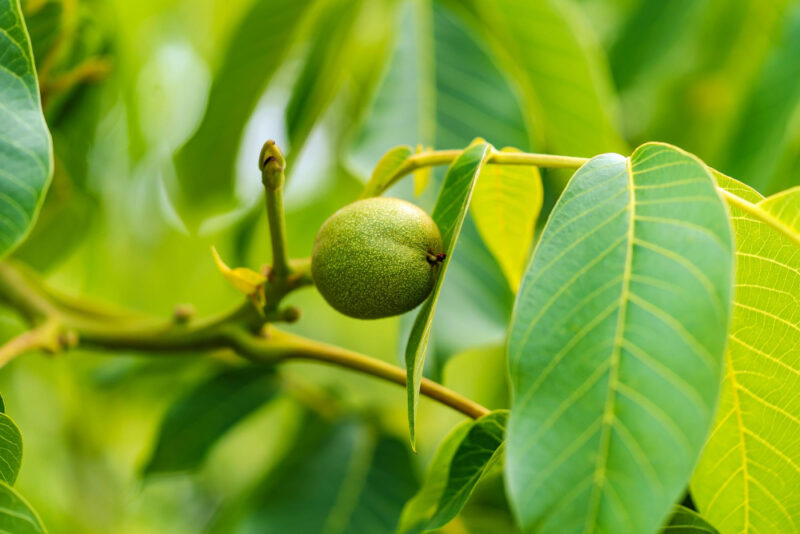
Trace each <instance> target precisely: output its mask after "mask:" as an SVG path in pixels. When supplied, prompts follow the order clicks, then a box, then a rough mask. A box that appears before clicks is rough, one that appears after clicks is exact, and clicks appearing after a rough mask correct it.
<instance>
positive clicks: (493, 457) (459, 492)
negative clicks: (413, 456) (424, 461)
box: [398, 410, 508, 534]
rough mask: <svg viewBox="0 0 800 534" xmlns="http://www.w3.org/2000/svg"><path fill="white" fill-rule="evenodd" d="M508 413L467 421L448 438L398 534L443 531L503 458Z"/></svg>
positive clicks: (411, 503)
mask: <svg viewBox="0 0 800 534" xmlns="http://www.w3.org/2000/svg"><path fill="white" fill-rule="evenodd" d="M507 420H508V411H506V410H498V411H495V412H491V413H489V414H487V415H485V416H483V417H481V418H480V419H478V420H476V421H465V422H463V423H462V424H460V425H459V426H457V427H456V428H454V429H453V430H452V431H451V432H450V434H448V435H447V437H445V438H444V441H442V443H441V445H439V449H438V450H437V451H436V455H435V456H434V458H433V461H432V462H431V465H430V467H428V473H427V475H426V477H425V482H424V483H423V485H422V488H421V489H420V491H419V493H417V495H416V496H415V497H414V498H413V499H411V500H410V501H409V502H408V504H407V505H406V507H405V509H404V510H403V516H402V518H401V520H400V527H399V528H398V533H406V534H410V533H419V532H424V531H427V530H432V529H436V528H440V527H443V526H444V525H446V524H447V523H448V522H449V521H450V520H451V519H453V518H454V517H455V516H456V515H458V513H459V512H460V511H461V509H462V508H463V507H464V505H465V504H466V502H467V499H469V496H470V495H471V494H472V491H473V490H474V489H475V486H477V484H478V482H480V480H481V478H482V477H483V476H484V475H485V474H486V473H487V472H488V471H489V469H491V467H492V466H493V465H494V464H495V463H496V462H497V459H498V458H500V457H501V456H502V451H503V447H502V445H503V434H504V433H505V429H506V421H507Z"/></svg>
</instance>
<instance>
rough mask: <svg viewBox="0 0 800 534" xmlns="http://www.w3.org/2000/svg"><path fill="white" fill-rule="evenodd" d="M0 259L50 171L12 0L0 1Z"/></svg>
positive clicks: (27, 50) (37, 201)
mask: <svg viewBox="0 0 800 534" xmlns="http://www.w3.org/2000/svg"><path fill="white" fill-rule="evenodd" d="M0 102H2V105H0V124H2V125H3V126H2V131H0V257H2V256H5V255H6V254H8V253H9V252H10V251H11V250H12V249H14V248H15V247H16V246H17V245H19V244H20V243H21V242H22V240H23V239H24V238H25V236H27V235H28V232H29V231H30V228H31V227H32V226H33V223H34V221H35V220H36V217H37V215H38V213H39V208H40V207H41V204H42V200H43V199H44V193H45V191H46V190H47V187H48V185H49V184H50V176H51V174H52V171H53V147H52V143H51V140H50V133H49V132H48V130H47V125H46V124H45V122H44V116H43V115H42V106H41V102H40V99H39V87H38V84H37V81H36V69H35V67H34V65H33V57H32V52H31V44H30V41H29V39H28V33H27V30H26V29H25V21H24V20H23V18H22V13H21V12H20V7H19V1H18V0H0Z"/></svg>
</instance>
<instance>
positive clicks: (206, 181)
mask: <svg viewBox="0 0 800 534" xmlns="http://www.w3.org/2000/svg"><path fill="white" fill-rule="evenodd" d="M313 2H314V0H270V1H266V0H255V1H254V2H253V5H252V7H251V8H250V10H249V11H248V12H247V13H245V14H244V16H243V17H242V22H241V23H240V24H239V26H238V27H237V28H235V29H234V30H233V33H232V37H231V39H230V42H229V44H228V46H227V49H226V52H225V55H224V57H223V59H222V62H221V64H220V67H219V69H218V71H217V73H216V75H215V76H214V83H213V84H212V86H211V92H210V93H209V96H208V108H207V110H206V113H205V116H204V117H203V121H202V122H201V123H200V127H199V128H198V129H197V131H196V132H195V134H194V135H193V136H192V138H191V139H189V141H188V142H187V143H186V145H184V146H183V148H182V149H181V150H180V151H179V152H178V153H177V155H176V158H175V166H176V169H175V170H176V173H177V178H178V184H179V185H180V191H179V192H178V195H179V196H178V199H179V203H178V204H179V207H181V208H183V209H191V210H198V211H202V210H203V208H204V207H205V208H206V209H220V208H224V207H228V208H230V207H231V206H230V205H229V204H231V203H232V202H233V194H234V184H235V176H236V173H235V162H236V155H237V153H238V150H237V148H238V146H239V142H240V141H241V136H242V133H243V130H244V127H245V125H246V124H247V119H248V117H249V116H250V114H251V113H252V112H253V110H254V109H255V107H256V103H257V102H258V99H259V98H260V97H261V94H262V92H263V91H264V87H265V86H266V85H267V83H268V82H269V80H270V79H271V78H272V76H273V74H274V73H275V72H276V71H277V70H278V67H280V65H281V63H282V62H283V60H284V59H285V57H286V55H287V53H288V51H289V49H290V47H291V46H292V44H293V43H294V41H295V37H296V34H297V32H298V28H299V27H300V26H301V25H302V22H303V20H304V18H305V15H306V14H307V13H308V12H309V10H310V9H311V5H312V3H313ZM266 27H268V28H269V30H266V29H265V28H266ZM226 205H227V206H226Z"/></svg>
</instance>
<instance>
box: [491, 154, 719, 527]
mask: <svg viewBox="0 0 800 534" xmlns="http://www.w3.org/2000/svg"><path fill="white" fill-rule="evenodd" d="M733 263H734V251H733V236H732V232H731V226H730V221H729V219H728V213H727V210H726V209H725V205H724V204H723V202H722V200H721V198H720V196H719V193H718V192H717V189H716V187H715V184H714V181H713V179H712V177H711V175H710V173H709V171H708V169H707V167H706V166H705V165H704V164H703V163H702V162H701V161H699V160H698V159H697V158H695V157H694V156H692V155H690V154H687V153H686V152H683V151H682V150H680V149H677V148H675V147H672V146H670V145H665V144H660V143H648V144H645V145H643V146H641V147H639V148H638V149H636V151H634V153H633V154H632V155H631V156H630V158H624V157H622V156H620V155H617V154H604V155H601V156H597V157H595V158H592V159H591V160H590V161H589V162H588V163H586V164H585V165H584V166H583V167H581V168H580V169H579V170H578V171H577V172H576V173H575V175H574V176H573V177H572V179H571V180H570V182H569V184H568V185H567V188H566V190H565V191H564V193H563V194H562V195H561V198H559V200H558V202H557V203H556V205H555V207H554V208H553V211H552V213H551V215H550V217H549V219H548V221H547V225H546V226H545V229H544V232H543V233H542V237H541V240H540V241H539V244H538V246H537V249H536V251H535V253H534V257H533V260H532V262H531V264H530V266H529V267H528V270H527V272H526V273H525V276H524V278H523V281H522V286H521V288H520V291H519V294H518V295H517V302H516V306H515V311H514V320H513V322H512V325H511V332H510V334H509V342H508V357H509V372H510V376H511V380H512V391H513V399H512V404H511V416H510V418H509V424H508V432H507V440H508V443H507V446H506V464H505V473H506V477H507V487H508V488H509V497H510V500H511V503H512V508H513V510H514V512H515V514H516V516H517V519H518V521H519V523H520V526H521V527H522V530H523V531H529V530H534V529H535V530H536V531H537V532H539V533H542V534H548V533H558V534H570V533H582V532H592V531H593V532H614V533H619V534H645V533H652V532H655V531H657V530H658V528H659V527H660V526H661V525H662V523H663V521H664V520H665V519H666V517H667V515H668V514H669V511H670V509H671V508H672V506H673V503H674V502H675V501H676V499H677V498H678V497H679V495H680V493H681V492H683V491H684V490H685V488H686V483H687V481H688V480H689V478H690V476H691V474H692V471H693V469H694V466H695V464H696V462H697V459H698V457H699V456H700V453H701V451H702V449H703V446H704V444H705V441H706V439H707V437H708V434H709V431H710V430H711V426H712V423H713V419H714V416H715V413H716V407H717V399H718V395H719V390H720V384H721V381H722V376H723V371H724V368H725V365H724V351H725V344H726V339H727V335H728V325H729V321H730V315H731V312H732V309H731V308H732V303H731V300H732V293H733ZM717 457H719V455H717Z"/></svg>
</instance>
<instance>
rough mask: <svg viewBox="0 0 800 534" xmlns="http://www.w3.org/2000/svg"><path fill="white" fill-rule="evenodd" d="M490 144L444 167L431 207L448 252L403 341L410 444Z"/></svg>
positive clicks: (469, 150)
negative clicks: (449, 279) (442, 297)
mask: <svg viewBox="0 0 800 534" xmlns="http://www.w3.org/2000/svg"><path fill="white" fill-rule="evenodd" d="M490 153H491V146H490V145H488V144H486V143H483V142H478V143H476V144H474V145H472V146H471V147H469V148H467V149H466V150H464V152H462V153H461V155H460V156H459V157H458V159H456V160H455V161H454V162H453V164H452V165H451V166H450V168H449V169H448V170H447V175H446V176H445V178H444V184H442V189H441V191H440V192H439V197H438V198H437V200H436V206H435V207H434V208H433V220H434V221H436V224H437V225H438V226H439V230H440V231H441V232H442V241H443V243H444V251H445V253H446V254H447V256H446V258H445V260H444V261H443V262H442V263H441V266H440V270H439V277H438V278H437V280H436V285H435V286H434V288H433V291H432V293H431V295H430V296H429V297H428V299H427V300H426V301H425V302H424V303H423V304H422V307H421V308H420V310H419V313H418V314H417V318H416V319H415V320H414V326H413V327H412V328H411V334H410V335H409V336H408V344H407V345H406V372H407V376H408V377H409V380H407V381H406V382H407V384H406V389H407V391H408V425H409V431H410V433H411V444H412V446H413V445H414V442H415V437H416V432H415V430H416V417H417V404H418V402H419V385H420V382H421V380H422V370H423V366H424V363H425V352H426V351H427V349H428V338H429V337H430V333H431V323H432V321H433V314H434V312H435V311H436V301H437V299H438V298H439V293H440V292H441V290H442V283H443V282H444V278H445V275H446V274H447V267H448V265H449V264H450V262H451V261H452V257H453V249H454V248H455V246H456V241H457V240H458V234H459V233H460V232H461V227H462V225H463V224H464V217H466V216H467V209H468V208H469V201H470V198H471V197H472V190H473V188H474V187H475V181H476V180H477V178H478V175H479V174H480V172H481V169H482V168H483V165H484V164H485V163H486V160H487V159H488V158H489V154H490Z"/></svg>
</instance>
